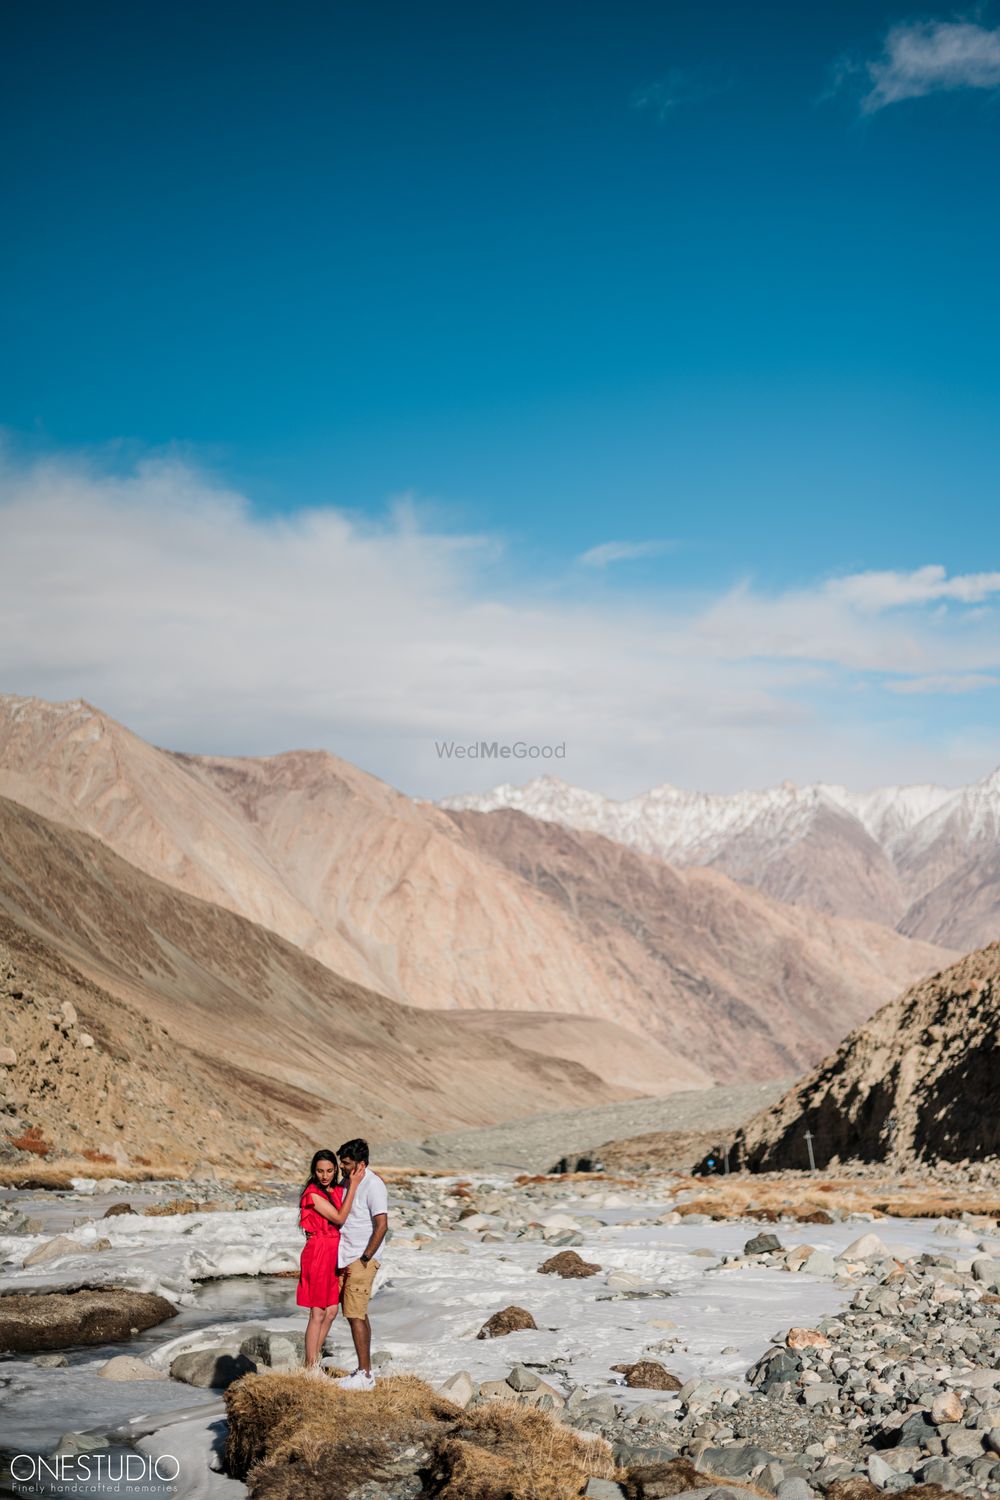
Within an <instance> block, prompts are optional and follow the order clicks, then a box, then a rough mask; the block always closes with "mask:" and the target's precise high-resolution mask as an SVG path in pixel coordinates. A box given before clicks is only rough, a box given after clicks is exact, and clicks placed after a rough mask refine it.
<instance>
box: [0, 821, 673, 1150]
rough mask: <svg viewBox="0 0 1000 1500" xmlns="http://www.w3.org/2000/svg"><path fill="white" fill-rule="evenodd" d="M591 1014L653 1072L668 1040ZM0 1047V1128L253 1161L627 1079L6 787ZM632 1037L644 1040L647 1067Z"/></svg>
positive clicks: (14, 1133)
mask: <svg viewBox="0 0 1000 1500" xmlns="http://www.w3.org/2000/svg"><path fill="white" fill-rule="evenodd" d="M64 1002H66V1003H68V1005H69V1007H70V1009H69V1011H67V1010H66V1009H65V1008H64ZM551 1022H552V1028H551V1030H552V1034H551V1036H549V1037H547V1038H546V1043H547V1045H549V1044H550V1043H551V1051H552V1052H553V1053H555V1054H558V1053H559V1051H560V1050H565V1049H566V1048H567V1047H568V1049H569V1051H570V1052H571V1053H573V1052H585V1051H586V1050H587V1044H586V1040H585V1036H586V1030H587V1026H588V1024H591V1023H587V1022H583V1023H579V1022H578V1021H577V1020H576V1019H575V1018H573V1017H571V1016H553V1017H552V1018H551ZM592 1024H594V1025H595V1026H596V1027H597V1030H598V1037H597V1039H596V1042H595V1054H596V1053H597V1052H598V1051H599V1048H600V1046H601V1045H603V1044H605V1043H608V1044H609V1045H610V1046H611V1047H612V1048H617V1050H618V1060H619V1063H620V1069H621V1070H622V1071H625V1072H629V1071H633V1070H634V1071H641V1070H642V1068H645V1069H646V1072H647V1075H649V1074H653V1073H655V1070H656V1067H657V1056H658V1054H657V1052H656V1050H655V1049H654V1052H653V1054H652V1055H651V1056H650V1054H649V1051H648V1048H647V1047H646V1044H645V1043H644V1042H643V1041H642V1040H641V1039H639V1038H636V1037H634V1036H632V1035H631V1034H630V1033H626V1032H619V1029H618V1028H616V1027H614V1026H611V1025H610V1024H607V1023H602V1022H597V1023H592ZM581 1025H582V1031H583V1038H584V1039H581ZM560 1028H565V1031H566V1034H567V1035H566V1038H565V1039H564V1038H563V1037H562V1036H561V1035H560V1034H559V1033H560ZM0 1046H2V1047H3V1048H5V1049H10V1052H13V1054H14V1061H13V1062H11V1059H10V1052H7V1053H5V1054H4V1055H5V1056H6V1059H7V1063H6V1065H5V1066H4V1067H0V1088H2V1099H0V1142H3V1141H5V1140H6V1141H7V1142H8V1144H9V1142H10V1140H11V1139H14V1140H20V1141H25V1142H27V1143H28V1145H27V1146H26V1148H25V1149H27V1150H28V1151H29V1152H30V1151H32V1150H33V1149H34V1148H33V1147H32V1146H31V1144H30V1143H31V1142H32V1141H35V1142H37V1141H41V1143H42V1144H43V1145H47V1146H49V1147H51V1148H52V1149H53V1150H54V1151H56V1152H79V1151H80V1150H82V1149H90V1150H95V1151H100V1152H104V1153H105V1154H120V1151H121V1150H122V1149H123V1150H124V1151H125V1152H126V1153H127V1154H128V1155H130V1156H135V1155H136V1154H140V1155H144V1156H146V1157H150V1158H171V1159H173V1160H177V1159H182V1160H183V1159H186V1160H189V1161H190V1160H193V1159H197V1158H198V1157H204V1156H207V1157H211V1158H215V1159H221V1160H227V1161H229V1162H232V1163H235V1164H239V1163H240V1162H241V1161H242V1162H243V1164H244V1165H245V1166H246V1167H247V1168H248V1169H250V1168H252V1166H253V1164H254V1162H255V1161H256V1160H257V1159H259V1158H260V1157H266V1158H270V1159H276V1158H281V1157H286V1156H287V1155H288V1153H289V1151H290V1150H291V1151H292V1152H293V1153H297V1154H301V1153H302V1152H304V1151H306V1150H307V1148H309V1146H310V1143H311V1146H312V1147H313V1148H314V1147H315V1145H316V1144H317V1142H318V1141H319V1138H320V1137H321V1136H322V1137H337V1136H338V1135H340V1136H343V1135H345V1134H347V1135H349V1134H353V1133H357V1130H358V1128H359V1126H362V1125H363V1126H364V1127H365V1129H366V1131H368V1132H370V1133H371V1135H372V1137H373V1138H374V1139H375V1140H376V1141H377V1140H379V1139H385V1138H386V1137H388V1136H395V1135H401V1134H410V1135H413V1134H417V1135H420V1134H423V1133H426V1131H427V1130H428V1129H440V1128H442V1126H443V1125H444V1126H447V1125H448V1124H449V1123H450V1124H452V1125H455V1126H457V1125H461V1124H487V1123H493V1122H495V1121H498V1120H501V1119H506V1118H509V1117H510V1116H511V1115H517V1114H519V1113H524V1114H533V1113H537V1112H539V1111H546V1110H555V1109H563V1108H567V1107H574V1106H581V1105H585V1104H589V1103H591V1102H593V1103H599V1102H602V1101H606V1100H613V1099H618V1098H622V1097H625V1095H626V1090H624V1089H622V1088H621V1087H618V1086H616V1085H614V1084H613V1083H611V1082H609V1081H608V1079H607V1078H606V1077H605V1076H603V1073H602V1075H601V1076H598V1074H597V1073H595V1072H594V1071H591V1070H588V1069H587V1068H585V1067H584V1066H582V1065H581V1064H580V1063H579V1062H576V1061H572V1060H565V1059H562V1058H560V1057H558V1056H546V1057H543V1056H541V1055H539V1053H538V1052H535V1051H532V1050H530V1049H529V1048H527V1047H522V1046H519V1045H517V1044H516V1043H515V1042H513V1041H512V1040H511V1039H509V1038H503V1037H498V1036H496V1035H495V1034H493V1033H491V1032H489V1031H487V1032H485V1033H480V1032H478V1031H477V1030H475V1029H474V1028H473V1029H466V1028H464V1027H461V1026H456V1025H455V1024H454V1017H453V1015H452V1014H451V1013H441V1012H434V1011H427V1010H421V1009H415V1008H413V1007H409V1006H403V1005H400V1004H398V1003H396V1002H394V1001H391V1000H388V999H386V998H385V997H384V996H382V995H378V994H376V993H374V992H373V991H371V990H366V989H364V988H362V987H361V986H360V985H357V984H355V983H353V982H351V981H349V980H345V979H343V978H341V977H340V976H339V975H337V974H335V973H333V972H332V971H331V970H330V969H328V968H327V967H325V966H324V965H323V964H321V963H319V962H318V961H317V960H316V959H313V958H310V957H308V956H307V955H306V954H304V953H302V952H301V951H300V950H299V949H297V948H295V947H294V946H293V945H292V944H290V943H288V942H286V941H285V940H284V939H283V938H280V937H278V936H277V935H276V934H274V933H272V932H268V931H267V930H266V929H265V928H263V927H260V926H258V925H256V924H254V923H252V922H248V921H247V920H246V919H245V918H243V917H239V916H237V915H235V914H234V913H232V912H229V911H226V910H225V909H224V908H222V907H219V906H216V905H213V904H211V903H209V902H205V901H200V900H198V899H197V898H195V897H191V896H186V895H184V894H183V893H181V892H179V891H177V890H174V889H173V888H171V887H170V886H167V885H165V884H163V883H162V882H160V881H157V880H154V879H152V878H151V877H150V876H148V875H145V874H144V873H143V872H141V871H139V870H137V869H135V868H134V866H132V865H129V864H127V863H126V862H125V861H124V860H122V859H120V858H119V857H118V856H117V855H116V854H114V853H112V851H111V850H109V849H107V848H105V847H104V846H103V845H102V844H101V843H99V842H98V841H97V840H96V839H93V838H91V837H89V836H88V835H85V834H80V833H77V832H74V831H72V830H69V829H67V828H65V827H62V826H60V825H58V824H55V823H52V822H50V821H48V820H47V819H45V818H42V817H41V816H39V815H38V814H36V813H33V812H31V811H29V810H28V809H27V808H24V807H21V806H19V805H18V804H16V803H14V802H10V801H8V800H6V799H3V798H0ZM630 1052H634V1053H636V1054H638V1053H645V1054H646V1056H645V1058H644V1059H642V1060H638V1061H636V1062H635V1068H634V1069H632V1068H631V1066H630V1063H629V1054H630ZM659 1058H660V1061H661V1062H662V1063H663V1064H664V1065H666V1066H669V1059H667V1058H666V1057H665V1056H664V1055H663V1054H659Z"/></svg>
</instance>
